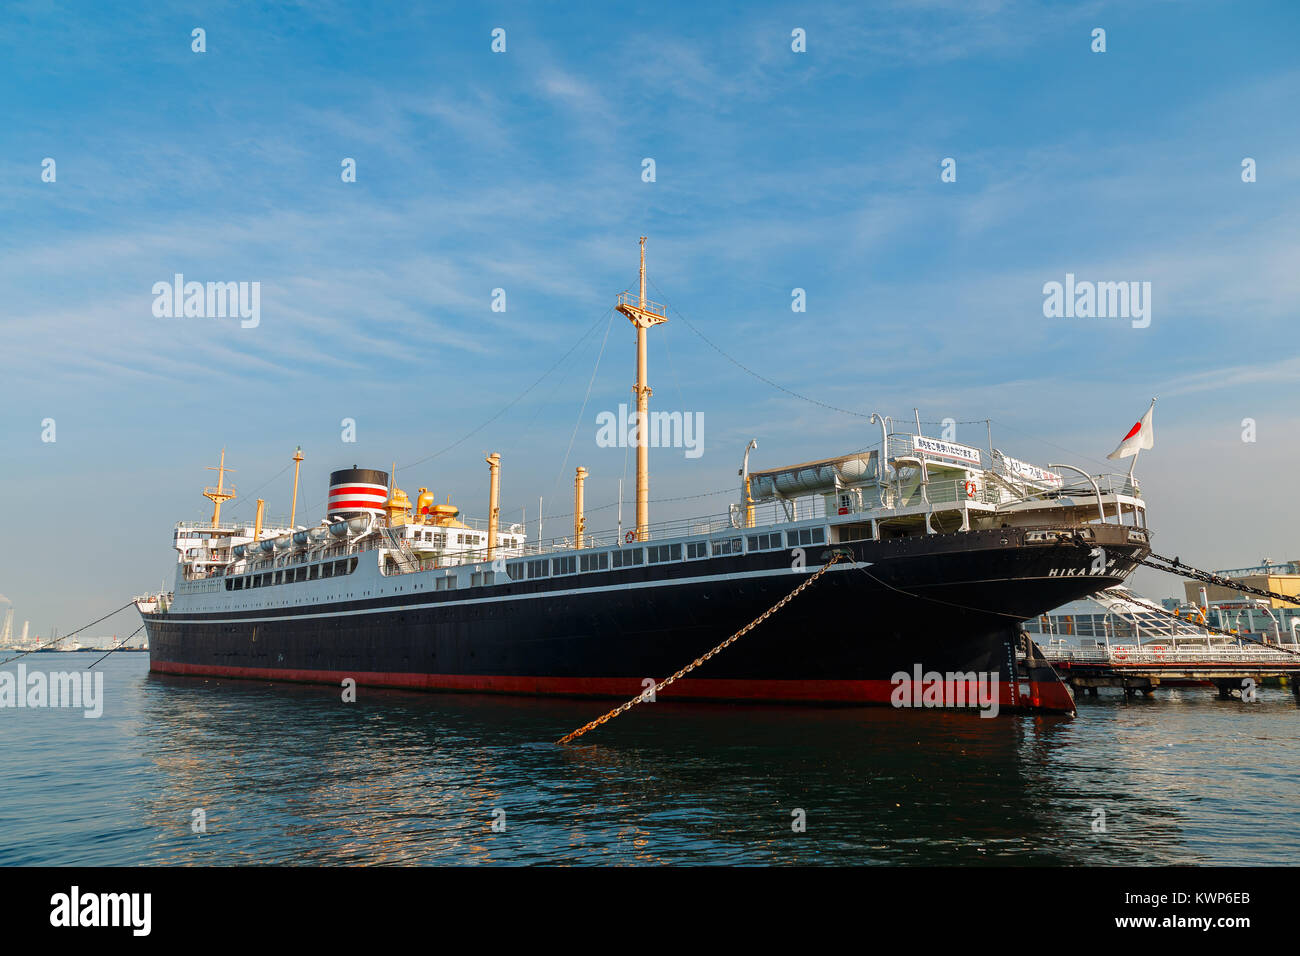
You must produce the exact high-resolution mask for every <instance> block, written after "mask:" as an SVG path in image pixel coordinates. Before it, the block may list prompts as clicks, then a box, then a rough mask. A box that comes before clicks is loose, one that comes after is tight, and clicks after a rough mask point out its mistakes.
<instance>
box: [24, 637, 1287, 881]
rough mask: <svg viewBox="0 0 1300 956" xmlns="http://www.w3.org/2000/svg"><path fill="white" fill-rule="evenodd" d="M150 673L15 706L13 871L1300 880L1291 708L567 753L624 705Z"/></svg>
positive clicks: (775, 720)
mask: <svg viewBox="0 0 1300 956" xmlns="http://www.w3.org/2000/svg"><path fill="white" fill-rule="evenodd" d="M97 656H99V655H95V654H82V653H75V654H36V655H31V656H29V657H26V658H24V659H23V662H24V663H26V664H27V665H28V667H29V669H41V670H44V671H51V670H78V669H84V668H85V667H87V666H88V665H89V664H90V662H91V661H92V660H94V659H95V658H96V657H97ZM147 657H148V655H146V654H115V655H113V656H111V657H109V658H108V659H107V660H106V661H104V662H103V663H102V664H100V665H99V667H100V668H102V669H103V670H104V672H105V695H106V706H105V712H104V716H103V717H101V718H99V719H97V720H87V719H85V718H84V717H82V715H81V712H80V711H59V710H27V709H22V710H8V709H6V710H0V754H2V755H3V760H0V833H3V834H4V839H3V841H2V842H0V864H5V865H15V864H83V865H107V864H119V865H121V864H245V863H248V864H251V863H277V864H295V863H298V864H365V863H403V864H410V863H444V864H472V863H486V864H523V863H573V864H632V863H726V864H769V863H777V864H780V863H802V864H810V863H811V864H899V863H932V864H1065V865H1085V864H1086V865H1096V864H1121V863H1175V864H1179V863H1226V864H1262V863H1273V864H1294V863H1296V862H1297V850H1296V847H1297V845H1298V843H1300V784H1298V783H1297V779H1298V774H1300V740H1298V737H1300V711H1298V710H1297V707H1296V703H1295V700H1294V698H1293V697H1292V696H1291V694H1290V692H1289V691H1288V690H1282V689H1277V688H1264V689H1262V690H1261V692H1260V699H1259V701H1258V702H1257V703H1254V704H1242V703H1240V702H1226V701H1218V700H1215V699H1214V697H1213V694H1212V692H1211V691H1209V690H1202V689H1196V690H1182V691H1161V692H1158V694H1157V697H1156V698H1155V699H1154V700H1150V701H1147V700H1137V701H1132V702H1126V701H1124V700H1123V698H1122V697H1118V696H1116V697H1102V698H1100V699H1099V700H1097V701H1092V700H1083V701H1081V703H1080V714H1079V717H1078V718H1077V719H1074V720H1068V719H1063V718H1026V717H1013V718H999V719H996V720H985V719H980V718H977V717H974V716H967V715H956V714H943V713H935V712H917V711H912V712H907V713H900V712H896V711H893V710H890V709H812V710H810V709H792V708H770V707H748V706H747V707H729V706H722V705H690V704H669V703H667V702H660V703H658V704H651V705H648V706H641V707H638V708H636V709H634V710H633V711H632V712H631V713H628V714H625V715H623V716H622V717H619V718H617V719H616V720H614V721H612V722H611V723H609V724H606V725H605V726H604V727H602V728H600V729H599V730H597V731H595V732H593V733H592V734H590V735H588V736H587V737H585V738H583V741H584V742H580V743H579V744H578V745H571V746H568V747H557V746H555V745H554V744H553V743H552V741H554V740H555V739H556V738H557V737H559V736H561V735H563V734H564V733H565V732H567V731H569V730H571V729H573V728H574V727H577V726H580V725H581V724H583V723H585V722H586V721H587V720H590V719H591V718H593V717H595V716H597V715H598V714H600V713H602V712H603V711H604V709H606V707H607V706H608V705H606V704H605V702H603V701H596V702H592V701H548V700H532V699H510V698H500V697H475V696H466V695H425V694H414V693H402V692H378V691H367V690H365V689H364V688H363V689H362V690H361V692H360V700H359V702H357V703H355V704H344V703H342V701H341V699H340V692H339V690H337V689H334V688H328V687H303V686H293V685H285V684H277V685H262V684H257V683H249V682H240V681H211V680H206V681H205V680H197V679H183V678H169V677H158V676H150V675H149V673H148V660H147ZM15 667H16V665H15V664H9V665H6V667H5V669H7V670H14V669H15ZM666 696H667V695H665V698H666ZM195 809H202V810H203V811H204V812H205V813H206V816H207V832H205V833H194V832H193V831H192V828H191V822H192V820H193V811H194V810H195ZM797 809H798V810H802V811H804V814H805V816H806V823H807V829H806V832H803V833H796V832H794V831H793V830H792V826H791V824H792V821H793V820H794V817H793V815H792V814H793V812H794V811H795V810H797ZM1097 810H1101V811H1104V812H1105V827H1106V831H1105V832H1104V833H1099V832H1094V821H1095V820H1097V819H1098V817H1097V816H1096V811H1097ZM496 811H504V821H505V830H504V832H493V830H492V828H491V824H492V821H493V819H494V813H495V812H496ZM496 817H497V819H501V815H500V814H496Z"/></svg>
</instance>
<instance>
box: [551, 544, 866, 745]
mask: <svg viewBox="0 0 1300 956" xmlns="http://www.w3.org/2000/svg"><path fill="white" fill-rule="evenodd" d="M846 557H851V555H850V554H849V552H847V551H845V550H843V549H837V550H836V551H834V552H833V553H832V554H831V559H830V560H829V561H827V562H826V563H825V564H823V565H822V566H821V567H820V568H819V569H818V570H817V571H815V572H814V573H813V574H812V575H810V576H809V577H808V579H807V580H805V581H804V582H803V583H802V584H800V585H799V586H798V587H797V588H795V589H794V590H793V591H791V592H790V593H789V594H787V595H786V596H785V597H783V598H781V600H779V601H777V602H776V603H775V604H773V605H772V606H771V607H770V608H768V609H767V610H766V611H764V612H763V613H762V614H760V615H759V616H758V617H756V618H754V620H752V621H750V622H749V623H748V624H746V625H745V626H744V627H742V628H741V629H740V630H738V631H737V632H736V633H735V634H732V635H731V636H730V637H729V638H727V639H726V640H725V641H723V642H722V643H721V644H719V645H718V646H717V647H715V648H713V650H711V651H709V652H708V653H707V654H702V655H701V656H699V657H697V658H695V660H693V661H691V662H690V663H689V664H687V665H686V666H685V667H683V668H682V669H681V670H679V671H678V672H677V673H676V674H674V675H673V676H672V677H669V678H668V679H666V680H663V681H660V682H659V683H658V684H655V686H653V687H647V688H646V689H645V690H644V691H642V692H641V693H639V694H637V695H636V696H635V697H633V698H632V699H631V700H629V701H628V702H627V703H625V704H620V705H619V706H618V707H615V708H614V709H613V710H611V711H610V712H609V713H607V714H605V715H604V716H602V717H597V718H596V719H595V720H593V721H591V723H589V724H585V725H584V726H582V727H579V728H578V729H577V730H575V731H573V732H572V733H569V734H565V735H564V736H563V737H561V738H560V739H559V740H557V741H556V743H557V744H567V743H569V742H570V741H572V740H577V739H578V738H579V737H581V736H582V735H583V734H585V733H587V732H588V731H590V730H595V729H596V728H597V727H599V726H600V725H601V724H603V723H605V722H606V721H608V720H612V719H613V718H615V717H617V716H618V715H619V714H622V713H626V712H627V711H629V710H631V709H632V708H633V707H635V706H636V705H637V704H641V703H644V702H645V701H647V700H650V699H652V695H653V694H655V693H657V692H658V691H659V690H662V689H663V688H665V687H667V686H668V685H669V684H671V683H672V682H673V681H675V680H677V679H678V678H679V677H685V676H686V675H687V674H689V673H690V672H691V671H693V670H695V668H697V667H699V666H700V665H701V664H703V663H704V662H705V661H707V660H709V659H710V658H712V657H713V656H714V655H716V654H718V653H720V652H721V651H723V650H725V649H726V648H728V647H730V646H731V645H732V644H734V643H735V642H736V641H738V640H740V638H742V637H744V636H745V635H746V634H748V633H749V632H750V631H752V630H753V629H754V628H756V627H758V625H760V624H762V623H763V622H764V621H766V620H767V619H768V618H769V617H771V616H772V615H773V614H775V613H776V612H777V611H779V610H781V608H783V607H785V606H786V605H787V604H789V603H790V602H791V601H793V600H794V599H795V598H796V597H798V595H799V594H800V593H801V592H803V590H804V589H805V588H807V587H809V586H810V585H811V584H812V583H813V582H814V581H816V580H817V579H818V578H820V577H821V576H822V575H823V574H825V573H826V572H827V571H828V570H830V568H831V566H832V565H834V564H837V563H838V562H840V561H842V560H843V559H844V558H846Z"/></svg>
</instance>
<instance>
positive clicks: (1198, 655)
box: [1039, 644, 1300, 666]
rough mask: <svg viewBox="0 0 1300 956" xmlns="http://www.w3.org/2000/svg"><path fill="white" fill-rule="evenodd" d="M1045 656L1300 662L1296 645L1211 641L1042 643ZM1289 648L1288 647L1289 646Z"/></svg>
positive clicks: (1171, 661)
mask: <svg viewBox="0 0 1300 956" xmlns="http://www.w3.org/2000/svg"><path fill="white" fill-rule="evenodd" d="M1039 648H1040V649H1041V650H1042V652H1043V655H1044V656H1045V657H1046V658H1047V659H1048V660H1049V661H1052V662H1058V661H1062V662H1063V661H1077V662H1079V663H1105V664H1114V665H1118V666H1125V665H1132V664H1207V663H1217V662H1224V663H1241V662H1253V661H1267V662H1269V663H1290V664H1295V665H1300V656H1297V655H1296V654H1295V653H1294V652H1295V651H1296V650H1297V648H1296V646H1295V645H1286V646H1274V647H1270V646H1266V645H1261V644H1211V645H1209V646H1198V647H1187V646H1183V645H1174V644H1111V645H1110V646H1109V647H1106V646H1104V645H1099V646H1097V647H1072V646H1062V645H1060V644H1040V645H1039ZM1288 648H1289V649H1288Z"/></svg>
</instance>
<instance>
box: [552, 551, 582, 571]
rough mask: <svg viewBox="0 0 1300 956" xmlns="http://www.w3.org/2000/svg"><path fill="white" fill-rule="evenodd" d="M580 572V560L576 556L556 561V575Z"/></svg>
mask: <svg viewBox="0 0 1300 956" xmlns="http://www.w3.org/2000/svg"><path fill="white" fill-rule="evenodd" d="M577 570H578V559H577V557H576V556H575V555H569V556H567V557H564V558H556V559H555V573H556V574H573V573H574V572H575V571H577Z"/></svg>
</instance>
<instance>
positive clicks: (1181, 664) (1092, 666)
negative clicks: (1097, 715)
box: [1042, 644, 1300, 702]
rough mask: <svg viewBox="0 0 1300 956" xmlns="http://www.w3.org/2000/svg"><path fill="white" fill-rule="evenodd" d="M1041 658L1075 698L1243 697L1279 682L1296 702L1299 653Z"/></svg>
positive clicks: (1076, 651)
mask: <svg viewBox="0 0 1300 956" xmlns="http://www.w3.org/2000/svg"><path fill="white" fill-rule="evenodd" d="M1042 651H1043V654H1044V656H1045V657H1046V658H1047V659H1048V660H1049V661H1051V663H1052V665H1053V666H1054V667H1055V668H1056V670H1057V672H1058V673H1060V675H1061V678H1062V679H1063V680H1064V681H1065V682H1066V683H1068V684H1069V685H1070V687H1071V689H1073V690H1074V691H1075V693H1076V695H1077V694H1079V693H1081V692H1082V693H1086V694H1088V695H1089V696H1091V697H1096V696H1097V689H1098V688H1100V687H1118V688H1121V689H1123V690H1124V692H1125V694H1126V695H1128V696H1129V697H1133V696H1135V695H1137V694H1139V693H1140V694H1144V695H1146V696H1150V695H1151V694H1153V693H1154V692H1155V689H1156V688H1157V687H1160V686H1166V687H1215V688H1217V689H1218V692H1219V697H1220V698H1221V699H1229V698H1232V697H1240V696H1242V691H1243V688H1245V687H1250V686H1252V684H1249V683H1247V682H1248V681H1250V682H1253V686H1258V685H1259V684H1261V683H1263V681H1264V680H1266V679H1276V678H1283V679H1285V680H1286V682H1287V683H1289V684H1290V685H1291V690H1292V692H1293V693H1294V694H1295V695H1296V700H1297V701H1298V702H1300V653H1297V652H1296V651H1295V650H1294V649H1289V648H1284V647H1280V646H1270V645H1266V644H1211V645H1209V646H1204V645H1202V646H1178V645H1176V644H1170V645H1162V644H1112V645H1110V646H1097V647H1066V646H1062V645H1059V644H1056V645H1047V646H1043V647H1042Z"/></svg>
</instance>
